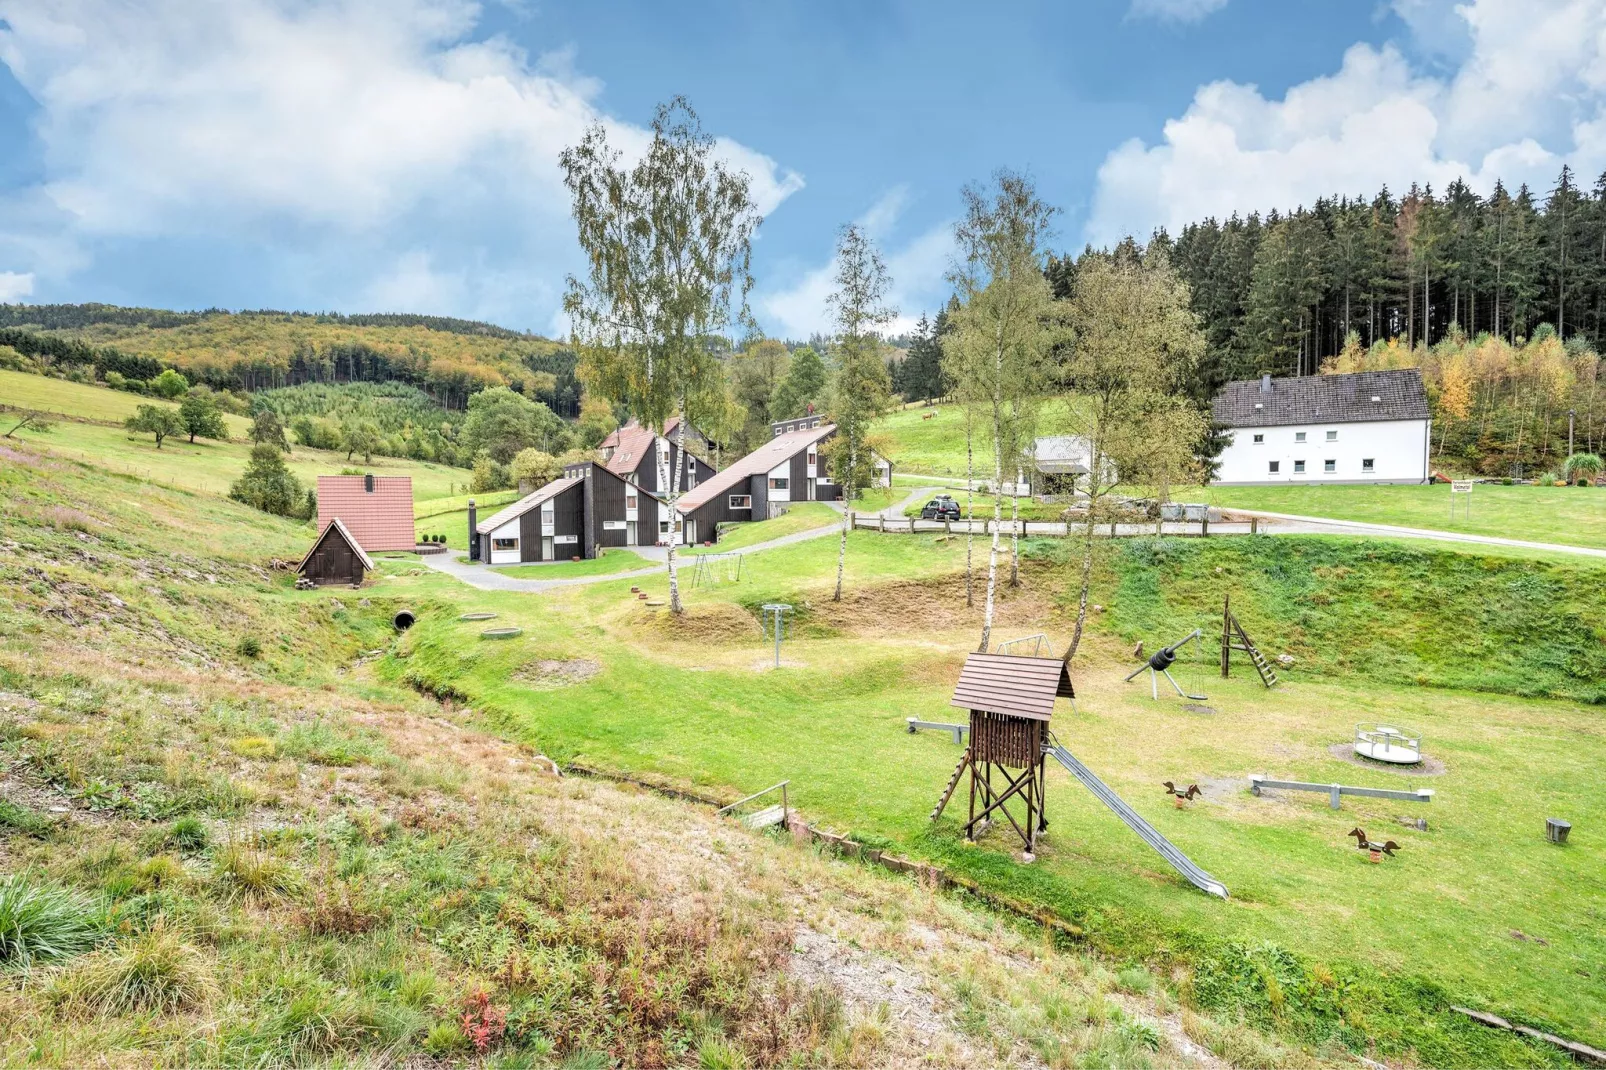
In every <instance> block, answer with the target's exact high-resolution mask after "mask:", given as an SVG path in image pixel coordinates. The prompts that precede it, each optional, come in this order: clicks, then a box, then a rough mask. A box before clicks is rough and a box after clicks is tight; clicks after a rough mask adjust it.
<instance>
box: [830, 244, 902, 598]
mask: <svg viewBox="0 0 1606 1070" xmlns="http://www.w3.org/2000/svg"><path fill="white" fill-rule="evenodd" d="M890 285H891V279H890V278H889V277H888V276H887V268H886V265H885V264H883V263H882V261H881V254H880V253H879V252H877V251H876V247H875V244H874V243H873V242H871V241H870V239H869V237H868V236H866V235H865V233H864V231H863V230H861V229H860V228H859V227H858V226H857V225H856V224H852V223H850V224H848V225H847V226H845V227H843V228H842V232H841V234H840V235H839V236H838V238H837V243H836V291H835V292H834V293H832V294H831V297H830V300H829V304H830V307H831V314H832V318H833V320H834V321H835V323H834V325H835V327H836V338H835V342H834V348H835V354H836V369H835V372H834V374H833V375H832V378H831V396H830V400H829V402H828V403H827V411H828V412H829V414H830V417H831V422H832V423H834V424H835V425H836V435H835V436H834V438H833V440H832V441H831V444H830V450H829V457H828V459H829V461H830V465H831V478H832V479H834V480H835V481H836V482H837V484H838V485H840V486H841V488H842V538H841V540H840V542H839V543H838V544H837V554H836V593H835V594H833V595H832V596H831V597H832V600H833V601H841V600H842V575H843V572H844V571H845V569H846V565H847V556H848V529H849V528H850V527H851V526H852V524H853V502H854V501H855V500H856V499H857V498H858V497H859V495H860V493H861V492H862V491H863V490H864V488H865V487H867V486H869V485H870V480H871V478H872V477H873V475H874V473H875V458H874V456H873V454H872V451H871V448H870V442H869V435H870V425H871V423H872V422H874V420H875V418H876V417H877V416H879V415H881V413H882V412H883V411H885V409H886V405H887V396H888V393H889V392H890V390H891V388H892V383H891V381H890V380H889V379H888V378H887V369H886V365H885V364H883V363H882V361H881V334H880V329H881V328H882V327H884V326H886V325H887V324H888V323H890V322H892V318H893V317H894V316H896V315H897V311H896V310H895V309H892V308H889V307H888V306H887V304H886V296H887V288H888V287H889V286H890Z"/></svg>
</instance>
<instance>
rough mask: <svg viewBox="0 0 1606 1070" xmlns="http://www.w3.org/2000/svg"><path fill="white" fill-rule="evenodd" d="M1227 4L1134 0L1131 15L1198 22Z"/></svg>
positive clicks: (1199, 0)
mask: <svg viewBox="0 0 1606 1070" xmlns="http://www.w3.org/2000/svg"><path fill="white" fill-rule="evenodd" d="M1226 6H1227V0H1132V7H1131V9H1130V10H1129V15H1130V17H1132V18H1151V19H1159V20H1161V21H1162V22H1198V21H1199V20H1200V19H1202V18H1204V17H1205V16H1206V15H1209V14H1210V13H1211V12H1213V11H1219V10H1221V9H1222V8H1224V7H1226Z"/></svg>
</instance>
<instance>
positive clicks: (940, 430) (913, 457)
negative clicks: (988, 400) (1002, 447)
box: [872, 405, 993, 477]
mask: <svg viewBox="0 0 1606 1070" xmlns="http://www.w3.org/2000/svg"><path fill="white" fill-rule="evenodd" d="M872 430H873V433H875V434H878V435H881V436H883V438H884V439H885V440H886V443H887V452H888V454H890V455H891V457H892V463H893V464H894V465H895V466H896V467H895V473H905V472H907V473H911V474H912V473H923V474H929V475H939V476H960V477H963V476H964V474H965V414H964V410H963V409H961V408H960V407H959V406H958V405H937V406H934V407H933V408H929V409H927V408H913V409H900V410H898V411H897V412H893V413H889V414H888V415H886V416H883V417H882V418H881V419H879V420H877V421H876V423H875V426H874V428H873V429H872ZM975 464H976V471H977V473H978V475H980V474H983V473H990V472H991V471H992V467H993V444H992V438H991V437H990V435H988V434H984V433H981V431H980V430H978V433H977V434H976V436H975Z"/></svg>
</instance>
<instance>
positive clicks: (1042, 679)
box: [931, 654, 1227, 899]
mask: <svg viewBox="0 0 1606 1070" xmlns="http://www.w3.org/2000/svg"><path fill="white" fill-rule="evenodd" d="M1059 696H1064V697H1066V698H1073V697H1074V696H1075V689H1074V688H1073V687H1072V686H1071V678H1070V674H1069V673H1068V672H1067V671H1066V668H1065V663H1064V662H1063V661H1060V660H1059V659H1058V658H1028V657H1014V656H1010V655H1001V654H971V655H970V656H969V657H968V658H966V659H965V667H964V669H963V671H961V673H960V674H959V683H958V685H957V686H956V687H955V688H954V697H953V700H952V702H951V703H950V705H953V706H958V707H960V708H962V709H968V710H969V711H970V746H969V747H966V748H965V752H964V754H963V755H962V756H961V757H960V759H959V764H958V765H957V766H956V767H955V768H954V771H953V775H952V776H950V777H949V778H948V783H947V786H945V787H944V788H943V792H942V797H941V798H940V799H938V800H937V806H936V808H935V809H933V810H932V812H931V820H933V821H935V820H937V818H938V817H939V816H940V815H941V814H942V812H943V809H944V808H945V807H946V806H947V805H948V801H949V799H951V798H952V797H953V794H954V791H955V790H956V789H957V788H958V787H959V782H960V780H961V779H962V778H963V777H964V775H965V773H966V771H967V770H968V771H969V773H970V809H969V813H968V816H967V818H966V821H965V839H966V840H974V839H975V838H976V836H977V835H978V834H979V833H980V832H982V831H983V830H985V829H986V828H987V827H988V826H989V825H991V824H993V823H995V822H996V821H998V820H1000V819H1001V820H1005V821H1008V822H1009V824H1010V826H1011V827H1012V828H1013V829H1014V830H1015V832H1016V834H1017V835H1018V836H1019V837H1020V839H1021V843H1022V844H1023V845H1024V847H1025V856H1024V857H1025V859H1026V860H1027V861H1031V860H1032V858H1033V852H1034V850H1035V848H1036V846H1037V837H1038V835H1039V834H1040V833H1042V832H1044V831H1046V830H1047V829H1048V820H1047V818H1046V816H1045V814H1044V810H1045V803H1046V801H1047V800H1046V798H1045V790H1044V789H1045V788H1046V783H1047V782H1046V778H1045V776H1044V772H1045V766H1046V763H1047V759H1049V758H1053V759H1054V760H1055V761H1056V762H1058V763H1059V764H1060V765H1062V766H1064V767H1065V770H1066V771H1067V772H1069V773H1070V774H1071V776H1073V777H1075V778H1076V779H1077V781H1079V782H1080V783H1081V784H1082V786H1083V787H1085V788H1087V790H1088V791H1090V792H1092V793H1093V796H1094V797H1095V798H1096V799H1098V800H1099V801H1100V802H1102V803H1103V804H1104V805H1105V806H1107V807H1108V808H1109V809H1110V810H1111V812H1113V813H1114V814H1115V815H1116V816H1117V817H1119V818H1120V819H1121V820H1122V821H1123V822H1124V823H1125V824H1126V826H1127V827H1128V828H1130V829H1131V830H1132V831H1133V832H1135V833H1137V834H1138V836H1139V838H1141V839H1142V840H1143V842H1145V843H1147V844H1148V845H1149V846H1150V847H1152V848H1153V849H1154V850H1155V851H1157V852H1158V853H1159V854H1160V856H1161V857H1162V858H1164V859H1165V860H1166V861H1167V862H1169V863H1170V864H1171V866H1172V867H1173V868H1174V869H1176V871H1177V872H1178V873H1181V874H1182V875H1183V876H1184V877H1185V878H1187V880H1188V881H1189V882H1191V883H1192V884H1193V885H1194V886H1195V887H1197V888H1201V889H1203V890H1204V891H1206V892H1209V893H1210V894H1211V895H1215V896H1219V897H1221V898H1222V899H1225V898H1227V886H1226V885H1224V884H1222V883H1221V882H1220V881H1218V880H1216V879H1215V878H1214V877H1212V876H1211V875H1210V874H1208V873H1206V872H1205V871H1204V870H1202V869H1200V868H1199V867H1198V866H1196V865H1194V863H1193V861H1192V860H1191V859H1189V858H1188V856H1187V855H1185V854H1183V853H1182V852H1181V851H1180V850H1179V849H1178V848H1177V847H1176V845H1175V844H1173V843H1172V842H1171V841H1170V840H1168V839H1166V838H1165V837H1164V836H1162V835H1161V834H1160V833H1159V832H1158V831H1156V830H1155V828H1154V826H1152V825H1150V824H1149V823H1148V822H1147V821H1145V820H1144V819H1143V817H1142V816H1141V815H1140V814H1138V812H1137V811H1135V810H1133V809H1132V808H1131V807H1130V806H1128V805H1127V803H1126V801H1125V800H1123V799H1122V798H1121V797H1120V796H1119V795H1117V794H1116V793H1115V792H1113V791H1111V790H1110V788H1109V787H1108V785H1106V784H1105V783H1104V781H1102V780H1100V779H1099V778H1098V777H1097V776H1095V775H1094V773H1093V771H1092V770H1090V769H1088V767H1087V766H1085V765H1083V764H1082V763H1081V762H1080V761H1079V760H1078V759H1077V757H1076V756H1075V755H1074V754H1072V753H1071V752H1070V751H1068V750H1066V749H1065V748H1064V747H1063V746H1061V745H1060V742H1059V740H1057V739H1055V738H1054V734H1053V733H1052V732H1050V731H1049V730H1048V721H1049V717H1050V715H1051V714H1052V713H1053V710H1054V700H1055V698H1056V697H1059ZM1017 771H1018V772H1017ZM995 775H996V776H998V778H999V779H1000V780H1002V783H1001V784H998V785H997V786H995V784H994V779H993V778H994V776H995ZM978 803H979V804H980V809H979V810H978V808H977V804H978ZM1012 803H1013V804H1015V808H1016V810H1020V809H1022V808H1024V811H1025V814H1024V817H1025V820H1024V821H1021V820H1017V818H1016V814H1015V813H1014V812H1012V811H1011V809H1010V804H1012Z"/></svg>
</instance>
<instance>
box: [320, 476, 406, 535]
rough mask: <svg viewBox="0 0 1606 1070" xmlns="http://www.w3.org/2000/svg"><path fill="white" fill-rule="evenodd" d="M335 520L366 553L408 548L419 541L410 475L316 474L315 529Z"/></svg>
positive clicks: (321, 529)
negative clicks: (316, 521) (317, 475)
mask: <svg viewBox="0 0 1606 1070" xmlns="http://www.w3.org/2000/svg"><path fill="white" fill-rule="evenodd" d="M336 520H339V521H340V522H341V523H342V524H344V525H345V527H346V531H347V532H348V533H350V535H351V537H352V538H353V539H355V540H356V541H357V544H358V545H359V546H361V547H362V548H363V549H364V550H366V551H367V552H368V553H371V554H372V553H378V552H379V551H381V550H411V549H412V548H413V547H415V546H416V545H418V540H417V530H418V529H417V528H416V526H415V525H414V523H413V477H412V476H319V477H318V530H319V531H320V532H321V531H323V530H324V529H325V528H327V527H328V526H329V525H330V524H332V523H334V522H335V521H336Z"/></svg>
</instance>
